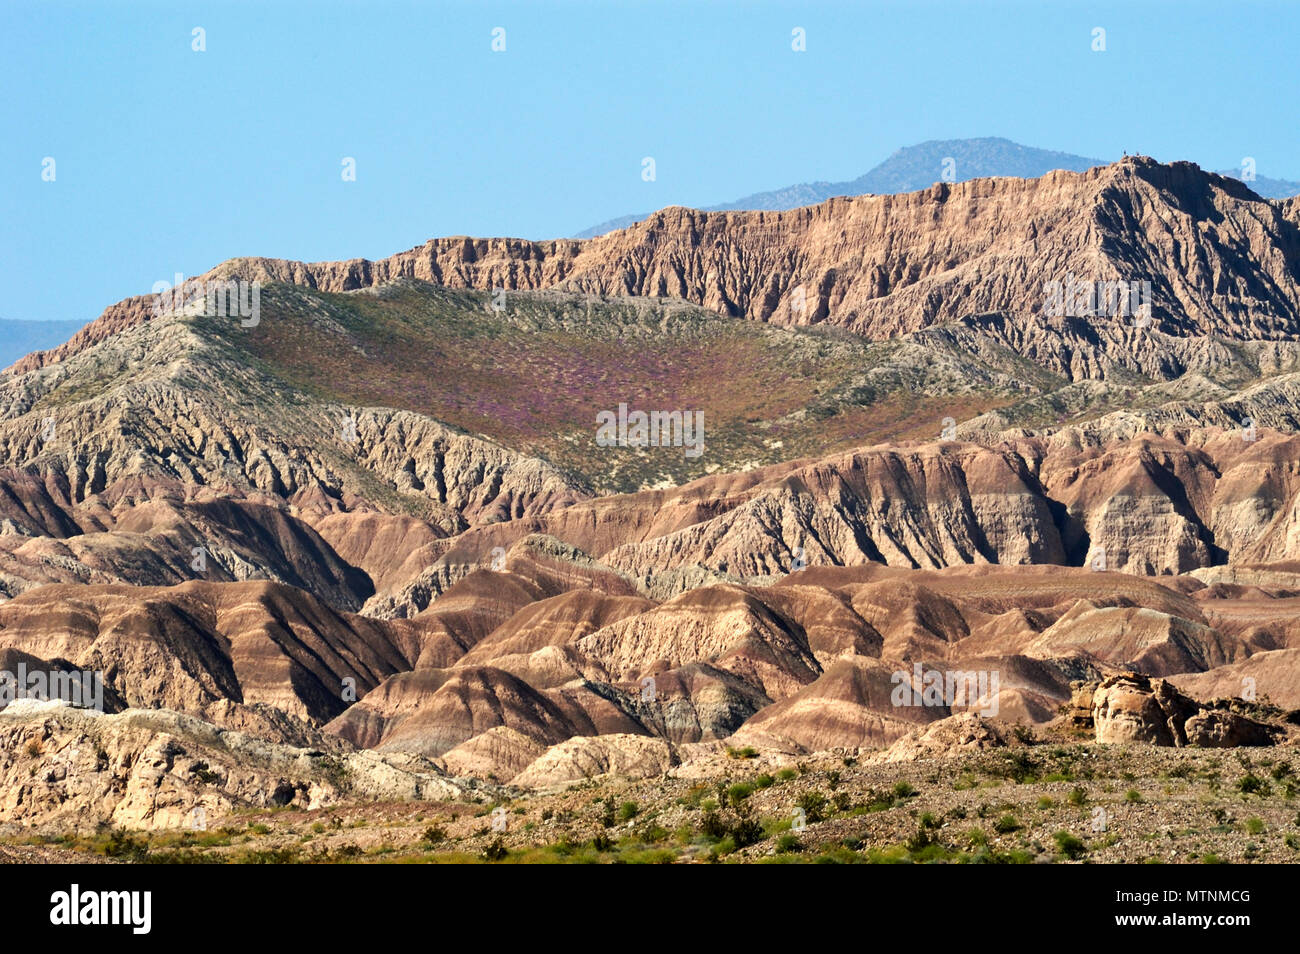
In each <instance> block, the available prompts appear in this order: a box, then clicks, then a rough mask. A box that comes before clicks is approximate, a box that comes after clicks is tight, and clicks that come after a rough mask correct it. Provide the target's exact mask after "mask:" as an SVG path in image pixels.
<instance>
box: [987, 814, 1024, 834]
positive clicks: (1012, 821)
mask: <svg viewBox="0 0 1300 954" xmlns="http://www.w3.org/2000/svg"><path fill="white" fill-rule="evenodd" d="M1021 827H1022V826H1021V824H1020V820H1019V819H1018V818H1016V816H1015V815H1012V814H1011V813H1009V812H1008V813H1007V814H1005V815H1003V816H1002V817H1001V818H999V819H998V820H997V821H995V822H994V823H993V830H994V831H995V832H997V833H998V834H999V835H1009V834H1011V833H1012V832H1013V831H1019V830H1020V829H1021Z"/></svg>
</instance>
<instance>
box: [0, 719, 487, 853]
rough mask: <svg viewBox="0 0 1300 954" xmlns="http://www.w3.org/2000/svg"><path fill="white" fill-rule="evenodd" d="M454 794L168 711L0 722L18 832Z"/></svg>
mask: <svg viewBox="0 0 1300 954" xmlns="http://www.w3.org/2000/svg"><path fill="white" fill-rule="evenodd" d="M465 791H466V786H465V785H464V783H460V782H457V781H455V780H453V779H450V778H447V777H446V776H445V775H444V774H443V773H442V772H441V771H440V770H439V769H438V768H437V767H436V766H434V765H432V764H431V763H428V762H422V761H419V760H416V761H411V760H409V759H401V760H397V761H385V759H384V758H383V757H382V756H378V755H375V754H373V753H368V752H363V753H358V752H355V751H349V750H347V749H345V748H342V747H339V746H337V745H336V746H334V748H333V750H332V751H321V750H319V749H306V748H297V747H293V746H288V745H282V744H275V743H269V742H265V741H262V740H260V739H257V738H254V737H252V736H248V735H245V734H243V733H241V732H235V731H227V730H222V729H218V728H217V727H215V726H213V725H211V724H210V723H207V722H203V721H201V720H199V719H195V718H192V717H189V716H184V715H181V714H179V713H176V712H170V711H167V710H157V709H156V710H147V711H146V710H138V709H131V710H127V711H125V712H122V713H119V714H116V715H98V714H96V713H93V712H86V711H83V710H77V709H70V708H68V707H66V706H60V705H55V704H50V703H32V702H23V703H16V704H14V705H12V706H10V707H9V708H8V709H6V710H5V711H4V712H0V819H3V820H4V821H5V822H10V823H18V824H21V825H31V824H41V825H55V826H58V827H60V828H62V829H63V830H71V831H94V830H95V829H96V828H97V827H98V826H101V825H111V826H114V827H126V828H143V829H167V828H190V829H200V828H203V827H206V825H208V824H213V825H216V824H219V823H220V819H221V818H222V817H224V816H226V815H228V814H229V813H230V812H231V811H232V810H236V809H240V808H249V807H258V808H266V807H272V806H279V805H295V806H298V807H302V808H308V807H311V808H320V807H324V806H328V805H331V804H334V803H336V802H337V801H339V800H341V799H343V798H345V797H357V796H361V797H365V798H416V799H443V798H452V797H456V796H459V795H463V794H464V792H465Z"/></svg>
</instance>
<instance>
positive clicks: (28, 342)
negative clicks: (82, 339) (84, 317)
mask: <svg viewBox="0 0 1300 954" xmlns="http://www.w3.org/2000/svg"><path fill="white" fill-rule="evenodd" d="M86 324H87V322H84V321H16V320H13V319H9V318H0V368H7V367H9V365H11V364H13V363H14V362H15V361H17V360H18V359H19V358H21V357H23V355H26V354H30V353H31V352H33V351H44V350H46V349H47V348H56V347H58V346H59V345H61V344H63V342H65V341H67V340H68V339H69V338H71V337H72V336H73V335H75V334H76V333H77V332H78V331H79V330H81V328H83V327H85V325H86Z"/></svg>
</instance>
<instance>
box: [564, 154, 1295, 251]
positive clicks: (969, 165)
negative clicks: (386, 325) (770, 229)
mask: <svg viewBox="0 0 1300 954" xmlns="http://www.w3.org/2000/svg"><path fill="white" fill-rule="evenodd" d="M949 160H951V166H950V167H949V166H948V161H949ZM1107 162H1108V160H1105V159H1089V158H1087V157H1086V156H1076V155H1073V154H1071V153H1068V152H1055V151H1053V150H1050V149H1036V148H1034V147H1033V146H1022V145H1020V144H1019V143H1015V142H1012V141H1011V140H1010V139H1004V138H1001V137H998V136H986V137H982V138H977V139H932V140H929V141H927V142H923V143H919V144H917V145H915V146H907V147H905V148H903V149H899V150H897V151H896V152H894V154H893V155H891V156H890V157H889V158H888V159H886V160H885V161H884V162H882V163H880V164H879V165H878V166H876V167H875V168H874V169H872V170H870V171H869V172H867V173H866V174H864V175H861V176H859V177H858V178H856V179H851V180H849V181H847V182H803V183H799V184H797V185H791V186H786V187H785V188H782V189H775V190H773V191H771V192H756V193H754V194H753V195H747V196H745V197H744V198H740V199H737V200H735V201H734V202H727V203H723V204H722V205H711V206H708V207H706V208H705V211H707V212H733V211H748V210H771V211H779V210H784V209H797V208H799V207H800V206H805V205H816V204H817V203H819V202H825V201H826V200H827V199H832V198H835V197H836V196H842V195H864V194H866V193H874V194H876V195H892V194H898V193H903V192H915V191H917V190H918V189H925V188H928V187H929V186H931V185H933V184H934V183H936V182H941V181H951V182H965V181H967V180H968V179H979V178H983V177H987V176H1014V177H1017V178H1021V179H1037V178H1038V177H1039V176H1042V175H1046V174H1047V173H1048V172H1051V171H1052V170H1053V169H1066V170H1069V171H1071V172H1083V171H1084V170H1086V169H1091V168H1092V167H1093V166H1104V165H1106V164H1107ZM945 172H947V173H948V175H947V176H945ZM1219 175H1223V176H1229V177H1231V178H1234V179H1241V173H1240V170H1236V169H1228V170H1221V171H1220V172H1219ZM1247 185H1249V186H1250V188H1251V189H1252V190H1253V191H1254V192H1255V193H1256V194H1258V195H1261V196H1263V197H1264V198H1266V199H1284V198H1288V197H1290V196H1293V195H1297V194H1300V182H1290V181H1288V180H1285V179H1270V178H1267V177H1265V176H1257V177H1256V178H1255V179H1254V180H1252V181H1251V182H1248V183H1247ZM649 214H650V213H648V212H646V213H642V214H640V215H624V216H620V217H618V218H616V219H610V220H609V221H608V222H602V223H600V224H599V225H595V226H592V227H591V228H589V229H586V230H584V231H582V232H579V233H578V234H577V235H575V236H574V238H580V239H581V238H595V237H596V236H598V235H604V234H606V233H607V232H612V231H615V230H617V229H624V228H627V227H628V226H629V225H632V224H634V223H636V222H639V221H641V220H642V219H644V218H646V216H648V215H649Z"/></svg>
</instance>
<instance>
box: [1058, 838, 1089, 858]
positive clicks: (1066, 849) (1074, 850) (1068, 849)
mask: <svg viewBox="0 0 1300 954" xmlns="http://www.w3.org/2000/svg"><path fill="white" fill-rule="evenodd" d="M1052 839H1053V840H1054V841H1055V842H1056V848H1057V850H1058V851H1060V853H1061V854H1063V855H1065V857H1067V858H1069V859H1070V860H1071V861H1074V860H1075V859H1077V858H1081V857H1082V856H1083V855H1084V854H1085V853H1086V852H1087V850H1088V846H1087V845H1085V844H1084V843H1083V841H1082V840H1081V839H1079V838H1076V837H1075V836H1074V835H1072V834H1070V833H1069V832H1068V831H1058V832H1057V833H1056V834H1055V835H1053V836H1052Z"/></svg>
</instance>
